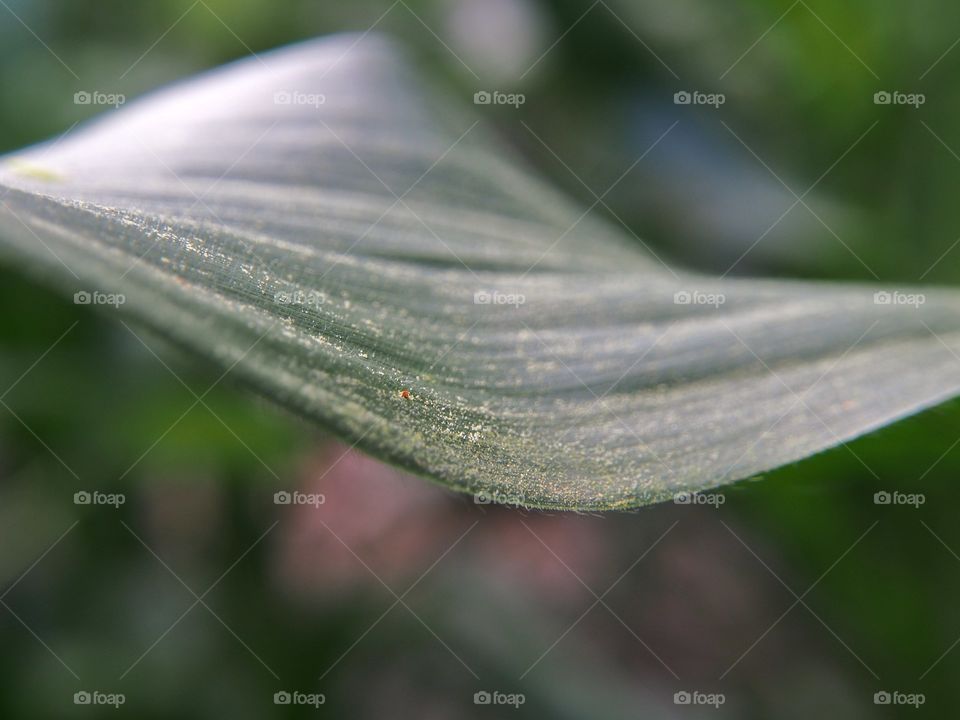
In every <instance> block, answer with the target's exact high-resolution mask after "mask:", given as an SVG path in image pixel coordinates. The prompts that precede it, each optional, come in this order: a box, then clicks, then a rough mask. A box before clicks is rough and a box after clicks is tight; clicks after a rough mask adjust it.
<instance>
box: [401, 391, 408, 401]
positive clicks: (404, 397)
mask: <svg viewBox="0 0 960 720" xmlns="http://www.w3.org/2000/svg"><path fill="white" fill-rule="evenodd" d="M400 397H402V398H403V399H404V400H409V399H410V391H409V390H401V391H400Z"/></svg>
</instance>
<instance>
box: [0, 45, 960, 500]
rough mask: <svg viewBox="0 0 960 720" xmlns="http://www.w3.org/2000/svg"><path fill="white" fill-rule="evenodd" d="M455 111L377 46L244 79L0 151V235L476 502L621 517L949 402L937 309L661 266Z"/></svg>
mask: <svg viewBox="0 0 960 720" xmlns="http://www.w3.org/2000/svg"><path fill="white" fill-rule="evenodd" d="M471 99H472V98H469V97H467V98H459V97H457V98H448V97H443V95H442V94H440V93H438V92H436V91H435V90H432V89H427V88H425V87H424V86H423V84H421V83H420V82H419V81H418V80H417V78H416V76H415V74H414V73H413V72H412V71H411V69H410V67H409V65H408V64H407V63H406V62H405V61H404V59H403V58H402V54H401V53H399V52H398V51H397V49H396V48H395V47H393V46H392V45H391V44H390V43H389V42H387V41H385V40H383V39H382V38H377V37H375V36H366V37H362V36H337V37H333V38H330V39H324V40H319V41H315V42H309V43H305V44H302V45H298V46H294V47H291V48H287V49H283V50H280V51H276V52H273V53H270V54H268V55H263V56H260V57H258V58H251V59H247V60H244V61H242V62H239V63H236V64H233V65H231V66H228V67H226V68H223V69H220V70H217V71H214V72H212V73H209V74H206V75H204V76H202V77H199V78H197V79H194V80H191V81H188V82H185V83H182V84H179V85H176V86H173V87H171V88H169V89H166V90H163V91H161V92H158V93H156V94H154V95H152V96H150V97H148V98H145V99H143V100H141V101H139V102H137V103H135V104H133V105H131V106H130V107H126V108H122V109H120V110H118V111H111V112H110V113H107V114H105V116H104V119H102V120H100V121H98V122H95V123H93V124H91V125H89V126H87V127H85V128H81V129H77V130H74V131H72V132H70V133H69V134H68V135H67V136H66V137H64V138H62V139H60V140H59V141H57V142H53V143H49V144H46V145H42V146H38V147H35V148H31V149H29V150H27V151H24V152H21V153H18V154H15V155H13V156H8V157H7V158H5V159H4V162H3V164H2V169H0V195H2V197H0V200H2V205H0V238H2V244H3V246H4V248H5V250H6V252H7V255H8V258H9V261H10V262H12V263H18V264H19V265H22V266H24V267H27V268H29V269H30V270H31V271H32V272H34V273H41V274H42V275H43V276H44V277H46V278H47V279H48V280H49V282H50V283H52V284H54V285H56V286H57V287H58V288H59V289H61V290H62V291H63V292H64V293H66V294H69V295H73V294H74V293H78V292H79V293H87V295H83V294H81V295H80V296H79V300H80V301H85V300H89V301H90V303H91V304H97V305H104V309H105V311H108V312H118V313H121V314H124V315H126V316H130V317H133V318H135V319H137V320H139V321H141V322H142V323H144V324H145V325H147V326H149V327H151V328H153V329H154V330H156V331H158V332H160V333H162V334H163V335H165V336H166V337H168V338H170V339H171V340H173V341H175V342H177V343H178V344H180V345H183V346H185V347H188V348H190V349H192V350H194V351H196V352H197V353H199V354H201V355H203V356H205V357H207V358H209V359H211V360H213V361H214V362H216V363H217V364H219V365H220V366H221V367H222V368H223V370H224V372H225V373H227V374H228V377H230V378H234V379H242V380H243V381H245V382H246V383H247V384H249V385H251V386H253V387H255V388H256V389H257V390H259V391H260V392H261V393H263V394H265V395H267V396H269V397H270V398H273V399H274V400H275V401H276V402H278V403H280V404H282V405H284V406H286V407H288V408H291V409H293V410H295V411H297V412H299V413H302V414H304V415H307V416H309V417H310V418H313V419H315V420H316V421H318V422H320V423H322V424H324V425H326V426H328V427H330V428H332V429H334V430H335V431H336V432H338V433H339V434H340V435H342V436H343V437H344V438H345V439H346V440H347V441H349V442H351V443H356V444H357V446H359V447H361V448H363V449H365V450H367V451H368V452H370V453H372V454H374V455H376V456H379V457H381V458H384V459H386V460H389V461H391V462H393V463H396V464H398V465H401V466H403V467H405V468H408V469H410V470H412V471H414V472H417V473H420V474H423V475H425V476H428V477H431V478H433V479H436V480H438V481H440V482H443V483H445V484H447V485H449V486H451V487H454V488H457V489H460V490H465V491H469V492H473V493H479V492H484V493H486V494H487V495H488V496H491V497H494V498H495V500H497V501H503V502H516V503H520V504H524V505H528V506H540V507H552V508H569V509H572V508H579V509H603V508H624V507H635V506H639V505H643V504H646V503H650V502H655V501H657V500H663V499H666V498H669V497H671V496H673V495H674V494H675V493H678V492H682V491H696V490H701V489H705V488H710V487H715V486H718V485H721V484H723V483H727V482H731V481H733V480H737V479H740V478H745V477H748V476H751V475H754V474H756V473H759V472H762V471H765V470H768V469H771V468H774V467H776V466H778V465H782V464H784V463H788V462H791V461H794V460H797V459H800V458H803V457H805V456H808V455H810V454H812V453H815V452H817V451H819V450H823V449H825V448H828V447H831V446H834V445H837V444H839V443H841V442H843V441H844V440H847V439H850V438H853V437H855V436H857V435H860V434H862V433H864V432H866V431H869V430H871V429H873V428H876V427H879V426H881V425H884V424H886V423H889V422H891V421H893V420H895V419H897V418H899V417H903V416H905V415H908V414H910V413H914V412H916V411H918V410H919V409H921V408H923V407H927V406H930V405H933V404H935V403H938V402H941V401H943V400H945V399H947V398H950V397H952V396H954V395H955V394H957V392H958V389H960V360H958V357H957V356H956V355H955V353H960V335H958V328H960V314H958V310H960V298H958V296H957V295H956V294H955V293H953V292H951V291H945V290H925V291H923V294H919V295H918V294H917V293H918V292H920V291H917V290H910V289H905V288H893V287H885V288H880V287H867V286H852V285H848V286H841V285H828V284H814V283H799V282H771V281H759V280H758V281H754V280H724V281H718V280H713V279H709V278H705V277H700V276H696V275H691V274H687V273H682V272H680V271H678V270H673V269H669V268H667V267H666V266H664V265H663V264H661V262H660V261H659V260H658V259H657V258H656V257H654V256H653V255H651V254H650V253H649V252H648V251H647V250H645V249H644V247H643V246H642V245H641V244H640V243H638V242H637V240H636V239H634V238H633V237H631V236H630V235H629V234H628V233H626V232H625V231H623V230H622V228H620V227H619V226H614V225H612V224H610V223H607V222H606V221H605V220H603V219H602V217H601V215H600V214H599V213H597V212H586V210H587V208H583V207H579V206H577V205H576V204H575V203H573V202H571V201H570V200H568V199H566V198H564V197H562V196H560V195H559V194H558V193H556V192H554V191H552V190H551V189H550V188H548V187H546V186H545V185H544V184H542V183H541V182H540V181H539V180H537V179H536V178H534V177H533V176H532V175H531V174H530V173H529V172H528V171H527V170H526V169H525V168H524V167H522V164H521V163H520V162H519V161H518V160H517V159H516V158H515V157H512V153H511V151H510V150H509V149H507V148H505V147H503V146H502V145H500V144H498V143H497V141H496V140H495V139H493V138H491V137H490V134H489V131H488V130H486V129H485V128H484V126H483V124H478V123H477V122H476V119H475V118H474V117H472V116H471V115H470V114H468V113H466V112H464V111H463V110H461V109H459V108H462V107H465V102H464V101H467V102H469V101H470V100H471ZM878 292H879V293H881V294H879V295H877V293H878ZM120 295H122V296H123V297H122V298H120V297H119V296H120ZM121 299H122V300H123V301H124V302H123V303H122V304H119V301H120V300H121ZM111 303H113V304H111ZM113 305H117V307H114V306H113ZM405 390H406V391H407V392H404V391H405Z"/></svg>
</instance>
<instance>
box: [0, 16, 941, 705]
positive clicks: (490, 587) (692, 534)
mask: <svg viewBox="0 0 960 720" xmlns="http://www.w3.org/2000/svg"><path fill="white" fill-rule="evenodd" d="M371 27H373V28H374V29H375V31H377V32H385V33H389V34H392V35H394V36H395V37H397V38H399V39H400V40H401V41H402V42H403V43H404V44H405V45H406V46H407V47H408V48H409V52H410V53H411V56H412V57H413V58H414V60H415V61H416V62H417V63H419V65H420V67H421V68H422V71H423V73H424V74H425V76H427V77H428V78H431V79H432V81H433V82H435V83H436V85H437V87H438V88H441V92H442V93H444V94H445V95H447V96H449V98H450V99H451V100H452V101H457V102H461V103H463V104H469V103H470V102H471V100H472V96H473V93H474V92H476V91H478V90H483V89H486V90H494V89H496V90H500V91H503V92H512V93H523V94H524V96H525V98H526V101H525V103H524V104H523V105H522V106H521V107H519V108H513V107H508V106H497V107H494V106H478V107H476V108H474V111H475V112H476V113H477V114H478V116H479V117H481V118H482V120H483V122H484V123H486V124H488V125H489V126H491V127H492V128H494V129H495V130H496V131H498V132H499V133H500V134H501V135H502V136H503V137H504V138H505V139H506V140H507V142H508V143H509V147H511V148H512V150H513V152H515V153H516V155H517V157H518V159H519V160H521V161H523V162H527V163H529V164H531V165H533V166H534V167H536V168H537V169H538V171H539V172H540V173H542V174H543V175H545V176H547V177H549V178H551V179H553V180H554V181H555V182H556V183H557V184H558V185H559V186H561V187H562V188H564V189H565V190H566V191H567V192H568V193H569V194H570V195H571V196H573V197H574V198H575V199H576V200H577V201H579V202H581V203H584V204H591V203H592V202H593V201H594V200H595V196H596V195H603V193H605V192H606V191H607V189H608V188H609V187H610V186H611V185H613V184H614V182H615V181H617V180H618V179H619V178H621V176H623V177H622V179H620V181H619V182H618V183H617V184H616V185H615V187H614V188H613V190H612V191H610V192H609V194H607V195H604V203H603V204H601V205H598V206H597V207H596V208H595V209H594V212H595V213H597V214H599V215H601V216H606V217H608V218H609V219H610V221H611V222H614V223H617V224H622V225H624V226H625V227H627V228H628V229H629V230H630V231H631V232H632V233H634V234H635V235H636V236H637V238H638V242H641V238H642V242H643V243H644V244H645V245H647V246H648V248H649V250H650V251H651V252H654V253H656V254H657V255H658V256H660V257H662V258H664V259H666V260H668V261H671V262H674V263H678V264H681V265H685V266H687V267H692V268H696V269H700V270H704V271H709V272H711V273H715V274H724V273H730V274H735V275H744V274H752V275H758V274H762V275H767V276H781V277H806V278H822V279H842V280H862V281H873V282H876V281H878V280H879V281H880V282H881V283H883V284H884V285H885V286H887V287H907V286H909V285H911V284H930V283H937V284H955V283H957V282H958V281H960V269H958V267H960V266H958V263H957V260H958V259H960V249H956V248H955V245H957V244H958V241H960V204H958V203H957V202H956V188H957V187H960V155H958V153H960V131H958V129H957V128H958V127H960V122H958V120H960V86H958V85H957V83H956V82H952V80H954V79H955V77H956V73H957V72H958V70H960V48H956V49H955V48H954V46H955V45H957V40H958V37H960V6H957V5H955V4H951V3H947V2H944V1H943V0H939V1H935V2H929V1H924V2H920V3H913V4H906V3H875V2H867V0H850V2H846V3H842V4H839V3H831V2H826V0H797V1H796V2H792V3H791V2H790V0H739V1H738V2H730V3H722V4H720V3H715V2H709V0H682V1H681V0H676V1H674V2H670V3H663V2H655V1H654V0H600V1H599V2H593V3H591V2H590V0H443V1H442V2H441V1H439V0H437V1H421V0H401V1H398V2H393V3H391V2H390V0H384V1H382V2H381V1H379V0H362V1H361V0H358V1H356V2H352V3H318V2H315V1H313V0H199V1H198V2H193V0H149V1H148V2H137V3H132V2H128V1H127V0H99V1H98V2H95V3H94V2H89V1H87V0H84V1H79V0H78V1H76V2H67V1H66V0H59V1H54V0H2V2H0V150H13V149H16V148H19V147H21V146H24V145H27V144H30V143H33V142H37V141H40V140H43V139H46V138H48V137H50V136H54V135H57V134H60V133H63V132H65V131H69V130H70V129H71V128H73V127H74V126H75V124H76V123H82V122H83V121H84V120H86V119H87V118H89V117H91V116H92V115H95V114H96V113H98V112H103V111H104V108H102V107H92V106H89V105H78V104H75V102H74V94H75V93H76V92H78V91H83V90H86V91H91V92H92V91H95V90H97V91H101V92H107V93H123V94H124V95H126V96H127V98H129V99H133V98H135V97H136V96H137V95H139V94H142V93H144V92H146V91H148V90H150V89H152V88H154V87H156V86H158V85H160V84H163V83H166V82H169V81H173V80H175V79H178V78H182V77H186V76H189V75H191V74H193V73H195V72H197V71H200V70H203V69H206V68H209V67H214V66H216V65H218V64H220V63H223V62H225V61H229V60H232V59H235V58H239V57H243V56H246V55H249V54H250V53H252V52H261V51H264V50H267V49H270V48H272V47H275V46H279V45H282V44H285V43H288V42H292V41H296V40H299V39H305V38H309V37H314V36H318V35H323V34H327V33H331V32H337V31H343V30H359V31H364V30H367V29H369V28H371ZM684 90H686V91H699V92H703V93H722V94H723V95H724V98H725V102H724V103H723V104H722V105H720V106H719V107H713V106H709V105H706V106H702V105H701V106H693V105H678V104H676V103H675V102H674V93H676V92H678V91H684ZM884 91H886V92H893V91H898V92H902V93H907V94H918V93H919V94H922V95H923V96H924V102H923V104H922V105H920V106H919V107H914V106H910V105H900V106H894V105H883V104H877V103H876V102H875V100H874V94H875V93H877V92H884ZM668 130H669V132H667V131H668ZM664 133H666V134H665V135H664ZM645 153H646V154H645ZM644 154H645V155H644ZM641 155H643V156H644V157H643V159H642V160H640V161H639V162H638V163H636V164H635V165H634V164H633V163H634V162H635V161H636V160H637V159H638V158H639V157H640V156H641ZM631 166H632V167H631ZM628 169H629V172H627V173H626V175H624V172H625V171H627V170H628ZM798 197H800V198H802V202H797V199H798ZM585 251H587V252H588V251H589V249H588V248H585ZM0 299H2V308H3V312H2V315H0V393H2V395H0V400H2V404H0V716H2V717H5V718H6V717H10V718H34V717H36V718H62V717H96V716H110V717H123V716H128V715H129V716H135V717H138V718H151V717H158V718H159V717H179V718H208V717H234V718H263V717H286V716H291V717H292V716H314V715H315V716H320V715H324V716H328V717H355V718H380V717H410V718H453V717H457V718H473V717H477V718H483V717H517V718H519V717H537V718H543V717H557V718H637V717H643V718H686V717H716V718H720V717H731V718H732V717H736V718H809V717H820V718H845V719H855V718H873V717H899V716H903V717H936V718H946V717H956V716H957V715H958V714H960V691H958V690H957V684H956V677H957V674H958V672H960V649H957V648H956V647H955V646H956V645H957V644H958V639H960V602H958V600H960V556H958V553H960V524H958V523H957V522H956V519H955V518H956V513H957V508H958V506H960V505H958V503H960V486H958V484H957V482H956V478H957V473H958V469H960V450H957V449H956V445H957V444H958V439H960V406H958V405H957V404H956V403H951V404H949V405H946V406H942V407H939V408H936V409H934V410H931V411H928V412H926V413H924V414H923V415H921V416H919V417H916V418H912V419H910V420H907V421H905V422H901V423H899V424H897V425H896V426H894V427H891V428H887V429H884V430H882V431H879V432H877V433H874V434H872V435H870V436H869V437H866V438H863V439H861V440H858V441H856V442H854V443H851V444H849V445H848V446H845V447H840V448H837V449H835V450H832V451H830V452H827V453H824V454H822V455H820V456H818V457H815V458H813V459H810V460H807V461H804V462H802V463H799V464H797V465H795V466H792V467H788V468H784V469H781V470H779V471H777V472H773V473H770V474H768V475H767V476H765V477H763V478H758V479H756V480H753V481H747V482H742V483H739V484H737V485H735V486H733V487H729V488H726V489H724V491H723V499H724V502H723V504H722V505H721V506H719V507H711V506H685V505H675V504H666V505H661V506H657V507H653V508H648V509H645V510H642V511H639V512H636V513H624V514H612V515H605V516H602V517H600V516H577V515H563V514H545V513H536V512H525V511H517V510H507V509H503V508H497V507H494V506H490V505H483V504H477V503H476V502H474V499H473V498H470V497H463V496H459V495H454V494H452V493H450V492H447V491H446V490H444V489H442V488H439V487H436V486H434V485H431V484H429V483H427V482H424V481H422V480H419V479H417V478H412V477H409V476H406V475H403V474H402V473H399V472H397V471H395V470H393V469H391V468H389V467H386V466H384V465H382V464H380V463H378V462H376V461H374V460H371V459H368V458H364V457H362V456H360V455H358V454H357V453H355V452H353V451H351V450H349V449H348V448H347V447H345V446H343V445H341V444H338V443H337V442H336V441H335V440H334V439H333V438H331V437H329V436H328V435H326V434H324V433H323V431H322V430H320V429H317V428H314V427H311V426H308V425H306V424H304V423H303V422H301V421H300V420H298V419H295V418H293V417H291V416H289V415H287V414H285V413H283V412H281V411H279V410H277V409H275V408H273V407H272V406H271V405H269V404H268V403H267V402H265V401H262V400H260V399H258V398H255V397H252V396H250V395H248V394H245V393H243V392H241V391H240V390H239V389H237V388H235V387H233V386H232V385H231V384H230V381H229V378H228V379H226V380H224V381H223V382H222V383H217V384H216V385H215V386H214V387H213V389H212V390H210V392H209V394H207V395H204V396H203V401H202V402H200V403H198V402H196V396H195V395H194V393H196V394H197V395H202V393H203V392H204V391H206V390H207V388H209V387H210V386H212V385H214V383H215V382H216V381H217V379H218V377H219V373H218V372H216V371H214V370H213V369H212V368H210V367H208V366H206V365H204V364H203V363H202V362H200V361H198V360H196V359H194V358H190V357H186V356H182V355H179V354H176V353H175V352H174V351H173V350H171V349H170V348H169V347H166V346H164V345H163V344H162V343H160V342H159V341H156V340H154V339H153V338H151V337H150V336H146V335H142V334H141V333H139V331H138V333H137V335H139V338H138V337H137V336H135V335H134V334H133V333H132V332H131V331H130V330H129V329H127V328H126V327H124V326H123V325H122V324H120V323H119V322H117V320H116V319H115V318H114V317H111V314H112V313H111V312H110V311H106V312H102V313H96V312H93V311H92V310H90V309H89V308H84V307H77V306H75V305H73V304H72V303H71V302H70V298H69V297H67V298H64V297H62V296H61V295H60V294H58V293H56V292H53V291H51V290H49V289H47V288H45V287H43V286H40V285H37V284H34V283H33V282H32V281H30V280H28V279H25V278H23V277H21V275H20V274H19V273H18V272H17V269H16V268H15V267H10V266H6V265H5V266H3V268H2V270H0ZM140 338H142V339H143V341H144V342H145V344H144V342H141V339H140ZM154 353H156V355H154ZM8 388H9V389H8ZM294 488H297V489H299V490H301V491H303V492H312V493H322V494H323V495H324V497H325V502H324V503H323V504H322V505H320V506H319V507H318V508H313V507H309V506H308V507H287V506H278V505H276V504H274V502H273V495H274V493H275V492H277V491H278V490H283V489H287V490H290V489H294ZM94 489H96V490H99V491H102V492H106V493H123V494H124V496H125V498H126V502H125V503H124V504H123V505H122V506H121V507H119V508H117V509H114V508H111V507H103V506H97V507H92V506H78V505H76V504H75V503H74V499H73V498H74V493H75V492H77V491H81V490H94ZM885 490H886V491H892V490H898V491H901V492H904V493H922V494H923V495H924V497H925V503H924V504H923V505H922V506H920V507H919V508H915V507H911V506H883V505H877V504H875V502H874V494H875V493H877V492H879V491H885ZM398 598H399V600H398ZM83 690H87V691H93V690H98V691H101V692H106V693H123V694H124V696H125V698H126V702H125V704H124V706H123V707H122V708H121V709H119V710H116V711H115V710H113V709H112V708H92V707H84V706H77V705H75V704H74V702H73V695H74V693H75V692H77V691H83ZM484 690H486V691H499V692H503V693H508V694H509V693H523V695H524V696H525V702H524V704H523V705H522V706H521V707H520V708H516V709H515V708H513V707H508V706H496V707H494V706H484V705H476V704H474V693H476V692H478V691H484ZM278 691H290V692H292V691H299V692H303V693H323V695H324V697H325V700H326V702H325V703H324V704H323V705H322V706H321V707H320V708H319V709H314V708H309V707H302V706H301V707H285V706H278V705H275V704H274V693H276V692H278ZM681 691H689V692H692V691H699V692H703V693H723V695H724V698H725V702H724V704H723V705H722V706H721V707H720V708H718V709H715V708H711V707H703V706H700V707H694V706H684V705H677V704H675V702H674V694H675V693H677V692H681ZM880 691H887V692H893V691H900V692H903V693H922V694H923V695H924V698H925V703H924V705H923V706H922V707H920V708H919V710H917V709H915V708H914V707H910V706H882V705H876V704H875V702H874V695H875V693H877V692H880Z"/></svg>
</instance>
